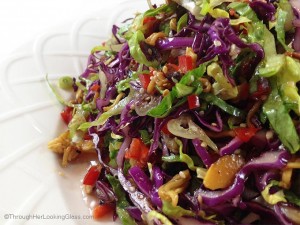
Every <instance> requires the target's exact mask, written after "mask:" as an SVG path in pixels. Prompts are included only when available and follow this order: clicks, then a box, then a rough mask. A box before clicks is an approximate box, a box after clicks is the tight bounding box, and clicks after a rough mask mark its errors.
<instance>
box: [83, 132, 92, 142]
mask: <svg viewBox="0 0 300 225" xmlns="http://www.w3.org/2000/svg"><path fill="white" fill-rule="evenodd" d="M92 138H93V137H92V136H91V135H89V134H88V133H85V134H84V136H83V139H84V140H86V141H87V140H92Z"/></svg>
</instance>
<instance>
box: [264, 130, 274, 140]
mask: <svg viewBox="0 0 300 225" xmlns="http://www.w3.org/2000/svg"><path fill="white" fill-rule="evenodd" d="M273 136H274V133H273V131H271V130H268V131H267V132H266V138H267V139H268V140H270V139H272V138H273Z"/></svg>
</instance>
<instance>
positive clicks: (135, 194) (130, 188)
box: [118, 168, 152, 214]
mask: <svg viewBox="0 0 300 225" xmlns="http://www.w3.org/2000/svg"><path fill="white" fill-rule="evenodd" d="M118 179H119V181H120V184H121V185H122V187H123V188H124V190H125V191H126V192H127V193H128V195H129V197H130V199H131V201H132V203H133V204H134V205H135V206H136V207H138V208H139V210H141V212H143V213H145V214H147V213H148V212H150V211H151V210H152V205H151V203H150V202H149V201H148V199H147V197H146V196H145V195H144V194H143V193H141V192H139V191H138V190H136V188H135V186H134V185H133V184H132V183H131V182H130V181H129V180H128V179H127V178H126V177H125V176H124V174H123V171H122V169H121V168H119V169H118Z"/></svg>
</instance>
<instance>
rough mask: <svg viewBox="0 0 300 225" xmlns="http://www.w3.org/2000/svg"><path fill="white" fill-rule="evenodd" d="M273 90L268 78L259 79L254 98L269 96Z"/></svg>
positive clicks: (252, 95) (253, 94)
mask: <svg viewBox="0 0 300 225" xmlns="http://www.w3.org/2000/svg"><path fill="white" fill-rule="evenodd" d="M270 92H271V87H270V85H269V82H268V80H267V79H266V78H260V79H258V80H257V90H256V91H255V92H254V93H252V94H251V97H252V98H254V99H261V97H262V96H268V95H269V94H270Z"/></svg>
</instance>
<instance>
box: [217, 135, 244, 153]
mask: <svg viewBox="0 0 300 225" xmlns="http://www.w3.org/2000/svg"><path fill="white" fill-rule="evenodd" d="M243 143H244V142H243V141H241V139H239V138H238V137H234V138H233V139H231V141H230V142H229V143H228V144H226V145H225V146H223V147H222V148H220V150H219V153H220V155H221V156H224V155H231V154H233V153H234V152H235V151H236V150H237V149H238V148H239V147H240V146H241V145H242V144H243Z"/></svg>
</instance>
